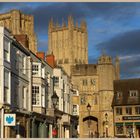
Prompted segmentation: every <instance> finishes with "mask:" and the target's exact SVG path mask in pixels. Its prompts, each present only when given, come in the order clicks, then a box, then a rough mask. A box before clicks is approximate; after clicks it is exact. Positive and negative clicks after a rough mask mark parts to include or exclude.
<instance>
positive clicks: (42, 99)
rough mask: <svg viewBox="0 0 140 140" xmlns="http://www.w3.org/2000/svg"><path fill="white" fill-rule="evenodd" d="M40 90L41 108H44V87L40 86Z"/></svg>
mask: <svg viewBox="0 0 140 140" xmlns="http://www.w3.org/2000/svg"><path fill="white" fill-rule="evenodd" d="M41 90H42V91H41V106H42V107H45V103H46V102H45V86H42V87H41Z"/></svg>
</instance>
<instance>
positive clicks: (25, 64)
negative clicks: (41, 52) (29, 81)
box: [22, 55, 27, 74]
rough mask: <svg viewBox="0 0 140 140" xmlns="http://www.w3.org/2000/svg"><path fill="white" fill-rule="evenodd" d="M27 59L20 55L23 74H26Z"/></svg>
mask: <svg viewBox="0 0 140 140" xmlns="http://www.w3.org/2000/svg"><path fill="white" fill-rule="evenodd" d="M26 62H27V59H26V56H25V55H22V69H23V70H22V72H23V74H26V70H27V69H26V68H27V63H26Z"/></svg>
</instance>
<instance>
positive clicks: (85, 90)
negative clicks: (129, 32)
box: [71, 55, 119, 138]
mask: <svg viewBox="0 0 140 140" xmlns="http://www.w3.org/2000/svg"><path fill="white" fill-rule="evenodd" d="M116 63H119V61H118V58H117V59H116ZM115 66H119V65H118V64H115V65H114V64H113V62H112V58H111V57H110V56H107V55H102V56H101V57H100V58H99V59H98V63H97V64H85V65H84V64H81V65H76V66H73V67H72V71H71V77H72V82H73V85H76V86H77V87H78V90H79V104H78V105H79V133H80V137H82V138H84V137H113V136H114V130H113V110H112V107H111V104H112V100H113V93H114V92H113V80H115V79H117V78H118V75H119V73H118V72H117V69H118V67H115ZM77 100H78V99H77ZM88 103H89V104H90V105H91V111H90V114H89V112H88V110H87V105H88ZM105 114H107V118H106V115H105ZM89 116H90V117H89ZM89 119H90V126H89V124H88V123H89ZM106 119H107V120H106ZM106 129H107V130H106Z"/></svg>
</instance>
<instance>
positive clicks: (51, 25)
mask: <svg viewBox="0 0 140 140" xmlns="http://www.w3.org/2000/svg"><path fill="white" fill-rule="evenodd" d="M51 28H53V18H51V20H50V22H49V29H51Z"/></svg>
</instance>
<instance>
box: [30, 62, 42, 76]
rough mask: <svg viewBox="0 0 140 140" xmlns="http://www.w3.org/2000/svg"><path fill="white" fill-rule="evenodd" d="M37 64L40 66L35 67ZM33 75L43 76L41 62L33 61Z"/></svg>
mask: <svg viewBox="0 0 140 140" xmlns="http://www.w3.org/2000/svg"><path fill="white" fill-rule="evenodd" d="M35 66H36V67H38V68H35ZM32 75H33V76H35V77H41V63H37V62H33V64H32Z"/></svg>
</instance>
